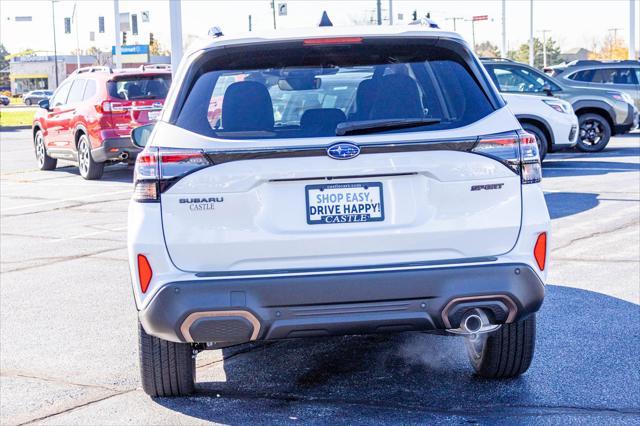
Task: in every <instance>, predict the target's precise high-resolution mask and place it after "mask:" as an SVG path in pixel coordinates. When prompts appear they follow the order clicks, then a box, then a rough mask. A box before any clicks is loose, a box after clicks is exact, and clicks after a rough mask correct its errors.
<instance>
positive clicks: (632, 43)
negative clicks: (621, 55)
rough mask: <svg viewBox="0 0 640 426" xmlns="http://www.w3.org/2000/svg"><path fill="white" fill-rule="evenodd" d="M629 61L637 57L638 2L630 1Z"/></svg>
mask: <svg viewBox="0 0 640 426" xmlns="http://www.w3.org/2000/svg"><path fill="white" fill-rule="evenodd" d="M629 59H638V58H637V56H636V2H635V0H629Z"/></svg>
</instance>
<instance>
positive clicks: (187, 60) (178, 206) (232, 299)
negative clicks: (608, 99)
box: [128, 26, 550, 396]
mask: <svg viewBox="0 0 640 426" xmlns="http://www.w3.org/2000/svg"><path fill="white" fill-rule="evenodd" d="M178 75H179V76H180V77H179V79H178V80H177V81H175V82H174V84H173V86H172V89H171V92H170V94H169V96H168V102H167V104H166V105H165V110H164V112H163V115H162V117H161V118H160V119H159V121H157V122H156V123H155V124H151V125H147V126H141V127H139V128H137V129H135V130H134V131H133V132H132V138H133V140H134V141H135V143H136V144H137V145H138V146H141V147H143V146H144V151H142V152H141V153H140V155H138V158H137V160H136V166H135V171H134V185H135V186H134V194H133V198H132V201H131V203H130V205H129V222H128V223H129V225H128V233H129V235H128V256H129V261H130V266H131V274H132V275H131V278H132V284H133V293H134V299H135V304H136V307H137V310H138V318H139V324H138V332H139V343H140V346H139V350H140V366H141V375H142V386H143V389H144V391H145V392H146V393H148V394H149V395H152V396H175V395H185V394H189V393H191V392H192V391H193V389H194V374H195V355H196V354H197V352H199V351H201V350H205V349H212V348H220V347H226V346H230V345H235V344H241V343H246V342H250V341H257V340H277V339H288V338H294V337H298V338H302V337H311V336H328V335H345V334H363V333H383V332H399V331H429V332H434V333H444V334H460V335H463V336H464V337H465V341H466V344H467V349H468V352H469V359H470V363H471V365H472V366H473V368H474V369H475V370H476V372H477V374H478V375H479V376H482V377H488V378H506V377H514V376H518V375H520V374H522V373H524V372H525V371H526V370H527V369H528V368H529V365H530V363H531V360H532V357H533V350H534V343H535V321H536V320H535V313H536V311H537V310H538V309H539V307H540V305H541V303H542V300H543V297H544V281H545V277H546V273H547V269H548V267H547V263H546V262H547V238H548V233H549V229H550V227H549V213H548V211H547V207H546V204H545V199H544V195H543V193H542V189H541V186H540V184H539V182H540V180H541V168H540V158H539V155H538V149H537V144H536V141H535V138H534V137H533V136H532V135H530V134H528V133H526V132H524V131H523V130H522V127H521V125H520V123H519V122H518V120H517V119H516V117H515V116H514V115H513V113H512V112H511V110H510V109H509V108H508V107H506V105H505V103H504V100H503V98H502V97H501V96H500V94H499V93H498V92H497V91H496V90H495V87H494V85H493V84H491V82H490V80H489V77H488V76H487V74H486V73H485V72H484V69H483V67H482V65H481V64H480V62H479V61H478V59H477V58H476V57H475V56H474V54H473V53H472V51H471V49H470V47H469V45H468V44H467V43H466V42H464V41H463V40H462V39H461V38H460V36H459V35H457V34H455V33H451V32H446V31H441V30H437V29H426V28H415V29H413V28H412V29H407V28H402V27H384V28H383V27H373V26H368V27H363V28H358V27H352V28H350V29H342V30H340V29H337V28H327V27H323V28H318V29H315V30H304V31H300V32H288V33H286V34H283V35H278V34H274V33H270V34H268V35H266V36H264V37H262V36H261V35H260V34H256V33H252V34H251V36H250V37H238V38H234V37H224V36H223V37H219V38H217V39H216V40H215V41H214V42H212V43H211V44H210V45H209V46H208V47H205V48H203V49H201V50H197V51H195V52H193V53H192V54H190V55H187V56H185V57H184V59H183V63H182V65H181V72H180V73H179V74H178ZM240 76H241V78H239V77H240ZM338 81H340V82H341V83H340V84H337V83H336V82H338ZM334 83H336V84H334ZM220 85H225V88H224V90H221V89H220V87H219V86H220ZM212 98H217V100H218V101H219V102H218V103H217V105H220V108H221V113H220V117H219V119H217V118H216V117H214V118H216V119H214V120H212V116H211V113H210V112H211V104H212V103H211V99H212ZM163 354H169V355H167V356H165V355H163Z"/></svg>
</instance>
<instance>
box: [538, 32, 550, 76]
mask: <svg viewBox="0 0 640 426" xmlns="http://www.w3.org/2000/svg"><path fill="white" fill-rule="evenodd" d="M538 32H540V33H542V66H543V68H546V67H547V33H550V32H551V30H540V31H538Z"/></svg>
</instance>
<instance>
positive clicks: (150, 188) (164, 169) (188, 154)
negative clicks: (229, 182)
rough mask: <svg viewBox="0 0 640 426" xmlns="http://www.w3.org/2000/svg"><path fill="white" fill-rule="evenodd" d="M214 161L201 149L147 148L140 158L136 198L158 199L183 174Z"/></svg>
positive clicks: (134, 197) (137, 165)
mask: <svg viewBox="0 0 640 426" xmlns="http://www.w3.org/2000/svg"><path fill="white" fill-rule="evenodd" d="M210 165H211V162H210V161H209V159H208V158H207V157H206V156H205V155H204V153H203V152H202V151H201V150H199V149H172V148H146V149H145V150H144V151H142V152H141V153H140V154H138V157H137V158H136V166H135V169H134V172H133V183H134V190H133V199H134V200H135V201H138V202H142V203H145V202H146V203H148V202H158V201H159V200H160V194H161V193H162V192H164V191H165V190H167V189H168V188H169V187H170V186H171V185H172V184H174V183H175V182H177V181H178V180H180V178H182V177H184V176H185V175H187V174H189V173H191V172H194V171H196V170H199V169H202V168H204V167H207V166H210Z"/></svg>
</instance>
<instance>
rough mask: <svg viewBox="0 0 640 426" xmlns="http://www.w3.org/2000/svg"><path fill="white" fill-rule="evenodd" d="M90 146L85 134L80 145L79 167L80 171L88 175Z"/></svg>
mask: <svg viewBox="0 0 640 426" xmlns="http://www.w3.org/2000/svg"><path fill="white" fill-rule="evenodd" d="M89 155H90V153H89V146H88V145H87V140H86V138H85V137H84V136H82V137H81V138H80V144H79V145H78V167H79V168H80V173H81V174H82V175H83V176H86V175H87V174H88V173H89Z"/></svg>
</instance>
